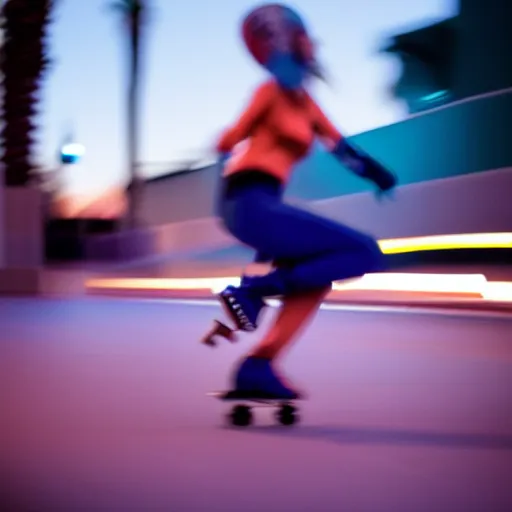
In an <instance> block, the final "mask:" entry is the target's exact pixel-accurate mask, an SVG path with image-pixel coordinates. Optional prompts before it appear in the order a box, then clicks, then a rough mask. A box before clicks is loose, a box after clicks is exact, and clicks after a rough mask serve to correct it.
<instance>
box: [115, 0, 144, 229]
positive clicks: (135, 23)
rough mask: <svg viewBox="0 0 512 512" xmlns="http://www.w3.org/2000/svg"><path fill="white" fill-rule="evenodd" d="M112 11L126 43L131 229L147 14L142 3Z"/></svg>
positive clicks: (127, 2) (135, 0)
mask: <svg viewBox="0 0 512 512" xmlns="http://www.w3.org/2000/svg"><path fill="white" fill-rule="evenodd" d="M111 7H112V9H114V10H115V11H116V12H118V13H120V14H121V17H122V20H123V22H124V26H125V29H126V30H127V36H128V37H127V42H128V57H129V71H128V73H129V74H128V95H127V105H126V107H127V123H126V125H127V145H128V148H127V150H128V154H127V156H128V166H129V176H130V184H129V187H128V190H129V193H130V208H129V210H130V213H129V223H130V226H131V227H134V225H135V224H136V222H137V206H138V199H139V195H140V194H139V192H140V188H141V178H140V176H139V174H138V161H139V160H138V159H139V137H138V128H139V99H140V70H141V67H140V64H141V56H142V35H143V33H142V30H143V26H144V21H145V19H146V14H147V5H146V1H145V0H117V1H116V2H115V3H113V4H112V6H111Z"/></svg>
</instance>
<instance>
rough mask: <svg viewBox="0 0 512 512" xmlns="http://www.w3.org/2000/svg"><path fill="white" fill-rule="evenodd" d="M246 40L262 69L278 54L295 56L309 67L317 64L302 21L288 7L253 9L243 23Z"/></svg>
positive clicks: (270, 6)
mask: <svg viewBox="0 0 512 512" xmlns="http://www.w3.org/2000/svg"><path fill="white" fill-rule="evenodd" d="M242 37H243V39H244V42H245V45H246V47H247V49H248V50H249V53H250V54H251V55H252V56H253V57H254V59H255V60H256V62H258V63H259V64H261V65H262V66H265V64H266V63H267V62H268V60H269V58H270V56H271V54H272V53H273V52H275V51H279V52H283V53H289V54H293V56H294V57H295V58H296V59H297V61H298V62H303V63H304V65H305V66H308V67H309V65H310V64H312V63H314V61H315V55H314V53H315V52H314V45H313V42H312V41H311V38H310V36H309V34H308V32H307V29H306V26H305V24H304V22H303V21H302V18H301V17H300V16H299V14H297V13H296V12H295V11H294V10H292V9H291V8H289V7H287V6H285V5H281V4H267V5H263V6H261V7H257V8H256V9H254V10H252V11H251V12H250V13H249V14H248V15H247V16H246V17H245V19H244V21H243V24H242Z"/></svg>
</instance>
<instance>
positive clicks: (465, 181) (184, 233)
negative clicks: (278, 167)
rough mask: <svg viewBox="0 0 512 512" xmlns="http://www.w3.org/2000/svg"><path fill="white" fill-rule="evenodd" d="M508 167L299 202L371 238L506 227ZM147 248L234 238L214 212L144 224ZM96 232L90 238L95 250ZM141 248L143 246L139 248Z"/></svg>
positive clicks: (214, 245) (212, 244) (202, 246)
mask: <svg viewBox="0 0 512 512" xmlns="http://www.w3.org/2000/svg"><path fill="white" fill-rule="evenodd" d="M511 191H512V168H507V169H499V170H495V171H487V172H483V173H478V174H471V175H465V176H460V177H456V178H445V179H440V180H434V181H430V182H424V183H418V184H412V185H406V186H403V187H400V188H399V189H398V190H397V193H396V199H395V200H394V201H386V202H382V203H379V202H378V201H377V200H376V199H375V197H374V195H373V194H371V193H362V194H353V195H349V196H341V197H336V198H333V199H329V200H324V201H317V202H312V203H307V204H306V203H303V204H302V207H304V208H309V209H311V210H314V211H317V212H319V213H321V214H322V215H325V216H327V217H330V218H333V219H336V220H338V221H340V222H343V223H346V224H348V225H350V226H353V227H355V228H358V229H361V230H363V231H366V232H368V233H371V234H372V235H374V236H375V237H376V238H379V239H382V238H402V237H410V236H424V235H436V234H459V233H479V232H480V233H481V232H512V201H511V200H510V193H511ZM150 233H151V242H148V240H146V243H148V251H147V252H148V254H149V253H151V254H153V255H157V254H161V255H164V254H168V255H171V254H179V253H182V254H183V253H187V252H188V251H201V250H212V249H219V248H224V247H229V246H232V245H235V244H237V242H236V241H235V240H234V239H233V238H231V237H230V236H229V234H227V233H226V232H224V231H223V230H222V228H221V227H220V225H219V221H218V219H217V218H215V217H204V218H202V219H195V220H188V221H183V222H174V223H171V224H167V225H162V226H158V227H154V228H150ZM101 238H102V237H99V238H98V239H96V240H95V244H96V249H95V248H92V253H96V252H97V251H99V250H100V246H101ZM142 252H143V251H142Z"/></svg>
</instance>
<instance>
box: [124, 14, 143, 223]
mask: <svg viewBox="0 0 512 512" xmlns="http://www.w3.org/2000/svg"><path fill="white" fill-rule="evenodd" d="M139 78H140V27H139V19H137V17H134V18H133V19H132V20H131V51H130V76H129V86H128V87H129V88H128V97H127V100H128V105H127V113H128V120H127V121H128V122H127V129H128V133H127V136H128V137H127V143H128V166H129V179H130V184H129V195H130V207H129V218H128V223H129V227H130V228H134V227H136V225H137V223H138V206H139V201H140V192H141V190H140V177H139V173H138V171H139V169H138V162H139V136H138V126H139V108H138V107H139V82H140V80H139Z"/></svg>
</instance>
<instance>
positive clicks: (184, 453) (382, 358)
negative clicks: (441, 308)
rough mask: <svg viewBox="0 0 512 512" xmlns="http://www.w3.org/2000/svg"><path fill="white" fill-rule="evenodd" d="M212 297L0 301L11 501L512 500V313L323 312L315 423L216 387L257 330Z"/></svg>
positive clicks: (171, 509) (309, 334) (411, 506)
mask: <svg viewBox="0 0 512 512" xmlns="http://www.w3.org/2000/svg"><path fill="white" fill-rule="evenodd" d="M217 314H218V309H217V307H213V306H210V305H208V304H206V303H204V304H203V303H188V304H187V303H183V302H179V301H176V302H171V301H138V300H123V299H103V298H77V299H52V300H50V299H6V298H3V299H2V298H0V327H1V330H0V410H1V416H0V482H1V488H0V489H1V491H2V494H1V496H0V510H2V511H5V512H11V511H12V512H25V511H34V512H35V511H37V512H47V511H52V512H59V511H64V512H81V511H84V512H95V511H108V512H116V511H123V512H125V511H141V512H150V511H166V512H188V511H217V510H218V511H221V512H242V511H246V512H253V511H254V512H288V511H290V512H292V511H293V512H340V511H342V510H343V511H348V512H388V511H389V512H402V511H403V512H417V511H425V512H432V511H435V512H444V511H446V512H456V511H464V512H473V511H474V512H477V511H478V512H491V511H492V512H506V511H510V510H512V477H511V475H512V401H511V400H510V395H511V390H512V317H511V316H505V315H503V316H485V315H484V316H468V315H460V316H459V315H458V314H454V315H441V314H434V312H431V313H430V314H419V313H412V312H408V313H404V312H401V313H399V312H395V311H392V310H384V311H381V312H376V311H371V310H370V311H365V312H362V311H355V310H354V311H350V310H346V311H327V310H326V311H321V312H320V313H319V315H318V317H317V319H316V321H315V322H314V323H313V324H312V326H311V327H310V328H309V329H308V330H307V331H306V333H305V334H304V336H303V338H302V339H301V340H300V342H299V343H298V344H297V345H296V346H295V347H293V350H292V351H291V352H290V353H289V354H288V355H287V356H286V358H285V359H284V360H283V361H282V367H283V370H284V371H285V372H286V374H287V375H289V376H290V377H291V379H292V380H294V381H295V382H296V383H297V384H298V385H299V386H301V387H302V388H303V389H305V391H306V392H307V393H308V396H309V399H308V400H306V401H304V403H303V404H301V409H302V420H303V421H302V423H301V424H300V425H298V426H295V427H292V428H287V427H279V426H276V425H275V422H274V420H273V418H272V412H271V411H270V410H268V409H261V410H257V411H256V413H257V423H256V425H255V426H253V427H250V428H248V429H245V430H233V429H232V428H227V427H226V426H225V424H224V418H223V416H224V414H225V412H226V411H227V408H228V406H226V404H223V403H220V402H218V401H216V400H214V399H212V398H210V397H207V396H205V395H206V393H207V392H208V391H212V390H217V389H224V388H226V387H227V386H228V376H229V374H230V371H231V369H232V367H233V365H234V364H236V362H237V360H238V359H239V358H240V357H241V356H242V355H243V354H244V353H245V351H246V350H248V348H249V347H250V346H251V342H253V341H254V340H255V338H256V337H257V336H258V334H256V335H251V336H248V337H247V339H245V340H242V341H241V342H240V343H238V344H235V345H229V344H227V343H226V344H224V345H222V346H219V347H218V348H217V349H210V348H207V347H205V346H202V345H201V344H200V343H199V341H198V340H199V339H200V337H201V335H202V334H203V333H204V332H205V331H206V330H207V329H208V328H209V324H210V322H211V320H212V319H213V318H214V317H216V315H217Z"/></svg>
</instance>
